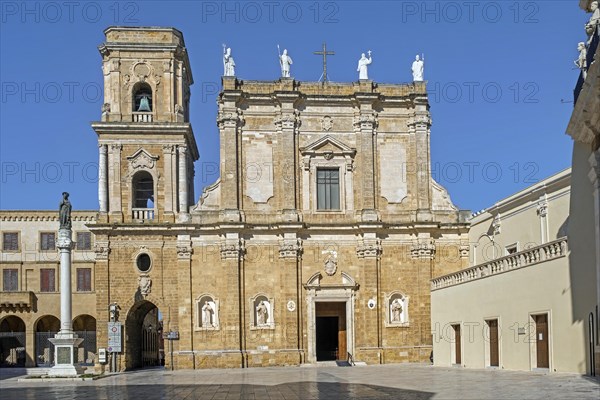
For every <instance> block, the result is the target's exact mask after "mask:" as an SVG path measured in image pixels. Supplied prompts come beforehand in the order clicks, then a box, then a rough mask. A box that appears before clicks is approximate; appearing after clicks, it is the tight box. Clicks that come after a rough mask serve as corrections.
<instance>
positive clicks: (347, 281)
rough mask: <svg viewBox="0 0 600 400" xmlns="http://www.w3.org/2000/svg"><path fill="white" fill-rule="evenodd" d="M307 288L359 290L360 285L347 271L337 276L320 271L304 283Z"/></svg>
mask: <svg viewBox="0 0 600 400" xmlns="http://www.w3.org/2000/svg"><path fill="white" fill-rule="evenodd" d="M304 287H305V288H306V289H324V288H330V289H336V288H339V289H352V290H357V289H358V287H359V285H358V283H356V281H355V280H354V279H353V278H352V277H351V276H350V275H348V274H347V273H346V272H341V273H340V274H339V275H338V276H337V277H335V278H333V277H329V276H323V275H322V274H321V273H320V272H317V273H315V274H313V275H312V276H311V277H310V278H308V280H307V281H306V284H305V285H304Z"/></svg>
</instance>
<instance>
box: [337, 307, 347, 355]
mask: <svg viewBox="0 0 600 400" xmlns="http://www.w3.org/2000/svg"><path fill="white" fill-rule="evenodd" d="M338 315H339V318H338V323H339V325H338V357H337V358H338V360H346V359H347V358H348V350H347V346H346V303H339V305H338Z"/></svg>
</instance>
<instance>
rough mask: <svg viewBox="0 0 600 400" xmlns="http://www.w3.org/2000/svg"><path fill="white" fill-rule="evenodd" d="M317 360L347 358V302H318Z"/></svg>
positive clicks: (316, 318)
mask: <svg viewBox="0 0 600 400" xmlns="http://www.w3.org/2000/svg"><path fill="white" fill-rule="evenodd" d="M315 312H316V316H315V324H316V332H315V336H316V350H317V351H316V353H317V361H329V360H345V359H347V347H346V340H347V339H346V302H316V303H315Z"/></svg>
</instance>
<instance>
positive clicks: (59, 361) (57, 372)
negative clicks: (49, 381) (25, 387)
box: [48, 331, 85, 376]
mask: <svg viewBox="0 0 600 400" xmlns="http://www.w3.org/2000/svg"><path fill="white" fill-rule="evenodd" d="M48 340H49V341H50V343H52V344H53V345H54V349H55V350H54V367H52V368H51V369H50V371H49V372H48V375H49V376H77V375H81V374H82V373H83V371H84V370H85V369H84V368H83V367H81V366H79V365H76V364H77V362H78V361H77V348H78V347H79V345H80V344H81V342H83V339H82V338H79V337H77V335H76V334H74V333H73V332H65V331H61V332H58V333H57V334H56V336H54V338H52V339H48Z"/></svg>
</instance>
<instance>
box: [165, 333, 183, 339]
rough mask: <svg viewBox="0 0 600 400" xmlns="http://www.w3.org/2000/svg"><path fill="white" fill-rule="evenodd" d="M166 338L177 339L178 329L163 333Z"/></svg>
mask: <svg viewBox="0 0 600 400" xmlns="http://www.w3.org/2000/svg"><path fill="white" fill-rule="evenodd" d="M164 338H165V339H167V340H179V331H169V332H166V333H165V334H164Z"/></svg>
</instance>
